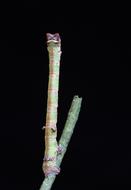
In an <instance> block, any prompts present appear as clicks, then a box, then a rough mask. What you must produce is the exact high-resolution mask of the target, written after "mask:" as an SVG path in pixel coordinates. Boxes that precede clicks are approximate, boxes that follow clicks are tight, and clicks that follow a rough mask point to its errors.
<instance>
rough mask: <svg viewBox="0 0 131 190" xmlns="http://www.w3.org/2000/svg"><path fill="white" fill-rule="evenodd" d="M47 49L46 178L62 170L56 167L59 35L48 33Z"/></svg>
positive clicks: (44, 167)
mask: <svg viewBox="0 0 131 190" xmlns="http://www.w3.org/2000/svg"><path fill="white" fill-rule="evenodd" d="M47 49H48V52H49V81H48V99H47V113H46V125H45V127H44V128H45V153H44V160H43V165H42V168H43V171H44V174H45V176H46V177H47V176H49V175H51V174H58V173H59V172H60V169H59V168H58V167H57V166H56V158H57V152H58V144H57V140H56V138H57V127H56V124H57V107H58V88H59V70H60V55H61V40H60V36H59V34H58V33H56V34H50V33H47Z"/></svg>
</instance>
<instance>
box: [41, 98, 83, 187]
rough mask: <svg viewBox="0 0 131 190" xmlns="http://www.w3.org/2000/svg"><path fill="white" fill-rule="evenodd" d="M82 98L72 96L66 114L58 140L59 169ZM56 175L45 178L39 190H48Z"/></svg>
mask: <svg viewBox="0 0 131 190" xmlns="http://www.w3.org/2000/svg"><path fill="white" fill-rule="evenodd" d="M81 103H82V98H79V97H78V96H74V98H73V101H72V104H71V107H70V110H69V112H68V117H67V120H66V123H65V126H64V130H63V132H62V135H61V138H60V140H59V148H61V152H60V153H59V154H58V155H57V159H56V165H57V167H60V165H61V162H62V160H63V157H64V155H65V153H66V150H67V147H68V144H69V141H70V139H71V136H72V134H73V131H74V128H75V124H76V122H77V120H78V117H79V112H80V109H81ZM55 178H56V174H51V175H49V176H47V177H45V179H44V181H43V183H42V185H41V187H40V190H50V189H51V187H52V185H53V182H54V181H55Z"/></svg>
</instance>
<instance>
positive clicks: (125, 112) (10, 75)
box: [0, 5, 131, 190]
mask: <svg viewBox="0 0 131 190" xmlns="http://www.w3.org/2000/svg"><path fill="white" fill-rule="evenodd" d="M19 6H20V5H19ZM19 6H18V7H19ZM39 8H40V7H39ZM8 9H9V8H8ZM13 11H15V12H13ZM7 12H8V10H7ZM40 12H41V15H40V13H39V9H38V7H36V9H35V5H34V7H33V9H29V5H28V6H26V5H24V6H23V7H22V8H21V9H20V8H17V9H13V10H12V11H11V13H9V12H8V14H7V17H4V19H3V23H2V27H1V31H2V34H1V39H0V46H1V57H0V129H1V132H0V141H1V142H0V145H1V148H0V158H1V162H0V165H1V166H0V181H1V182H0V183H1V185H0V186H1V189H2V190H4V189H5V190H6V189H9V188H10V189H13V190H16V189H19V190H23V189H27V190H38V189H39V187H40V185H41V183H42V180H43V177H44V176H43V173H42V169H41V167H42V159H43V154H44V132H43V131H42V126H43V125H44V124H45V115H46V99H47V84H48V53H47V49H46V32H50V33H55V32H59V33H60V36H61V40H62V57H61V70H60V90H59V109H58V133H59V134H58V137H59V136H60V134H61V131H62V129H63V126H64V123H65V120H66V116H67V113H68V109H69V107H70V104H71V101H72V98H73V96H74V95H79V96H81V97H82V98H83V103H82V109H81V113H80V117H79V120H78V122H77V125H76V129H75V131H74V134H73V137H72V139H71V142H70V145H69V149H68V152H67V154H66V156H65V158H64V160H63V163H62V166H61V173H60V175H59V176H58V177H57V179H56V181H55V183H54V185H53V188H52V189H53V190H55V189H57V190H58V189H79V188H81V189H88V188H89V186H91V187H92V189H93V188H94V189H95V188H96V189H97V188H98V187H99V186H102V185H107V184H108V185H109V184H130V176H131V147H130V145H131V138H130V136H131V135H130V127H131V117H130V108H131V100H130V97H131V92H130V82H131V66H130V60H131V49H130V45H129V41H127V39H126V35H125V34H123V33H122V31H123V30H122V29H121V28H117V26H113V25H106V24H104V23H103V24H102V25H100V24H98V23H94V24H88V22H86V21H85V22H83V23H80V22H79V23H77V22H76V23H74V22H65V20H63V19H56V18H54V20H53V19H52V20H50V19H49V20H48V14H47V19H46V17H43V16H42V8H40ZM5 15H6V13H5ZM47 22H48V23H47ZM125 30H126V31H128V29H127V28H126V29H125ZM125 33H126V32H125ZM122 36H125V39H124V40H123V39H122V38H121V37H122ZM89 189H91V188H89Z"/></svg>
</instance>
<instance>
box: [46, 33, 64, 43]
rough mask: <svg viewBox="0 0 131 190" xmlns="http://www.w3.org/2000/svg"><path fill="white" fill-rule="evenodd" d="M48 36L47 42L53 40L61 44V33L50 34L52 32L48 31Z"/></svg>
mask: <svg viewBox="0 0 131 190" xmlns="http://www.w3.org/2000/svg"><path fill="white" fill-rule="evenodd" d="M46 37H47V43H50V42H53V43H56V44H57V43H59V44H60V41H61V39H60V35H59V33H55V34H50V33H47V34H46Z"/></svg>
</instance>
